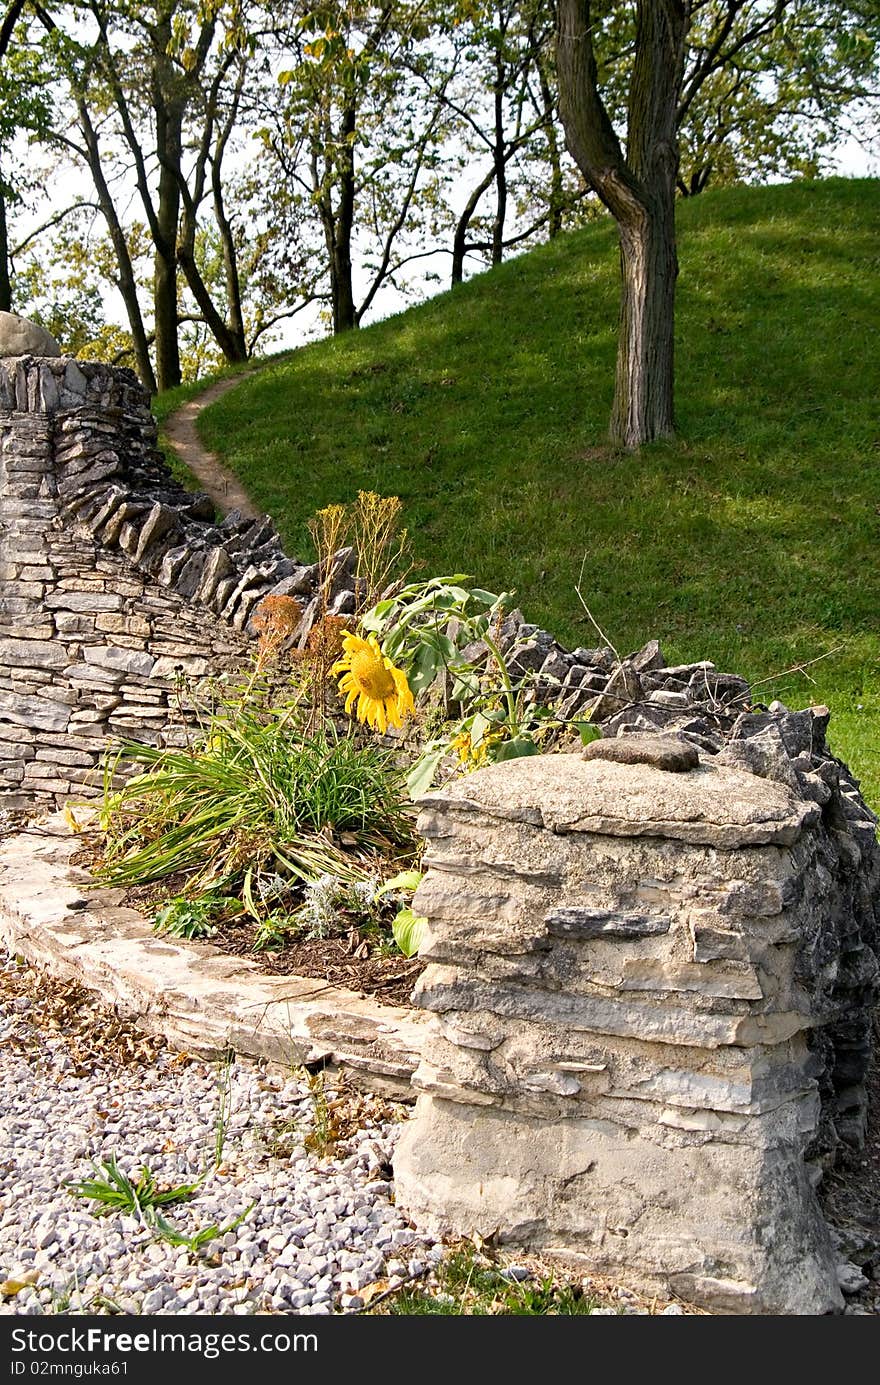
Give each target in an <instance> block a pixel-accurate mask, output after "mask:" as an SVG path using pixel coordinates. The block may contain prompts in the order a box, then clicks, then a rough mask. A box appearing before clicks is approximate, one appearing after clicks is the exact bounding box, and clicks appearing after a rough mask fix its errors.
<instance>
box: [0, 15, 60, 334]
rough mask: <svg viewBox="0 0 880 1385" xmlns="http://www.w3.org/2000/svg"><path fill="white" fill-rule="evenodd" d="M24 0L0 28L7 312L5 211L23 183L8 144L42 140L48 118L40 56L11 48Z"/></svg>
mask: <svg viewBox="0 0 880 1385" xmlns="http://www.w3.org/2000/svg"><path fill="white" fill-rule="evenodd" d="M24 4H25V0H12V3H11V4H10V5H9V6H8V8H7V10H6V12H5V14H4V16H3V20H2V23H0V309H2V310H3V311H4V312H10V311H11V310H12V301H13V298H12V283H11V275H10V242H9V220H8V217H9V210H10V208H11V207H14V206H16V205H18V204H20V203H21V201H22V199H23V197H24V196H25V194H26V192H27V189H28V185H29V179H28V176H27V170H26V168H25V167H23V166H22V162H21V160H20V159H15V158H14V156H13V155H12V153H11V145H12V142H13V140H14V139H15V137H16V136H17V135H20V133H21V131H22V130H24V129H28V130H30V131H31V132H33V134H34V135H35V136H42V137H45V135H46V133H47V131H48V128H49V122H50V119H51V111H52V107H51V101H50V98H49V94H48V92H47V90H46V81H45V53H44V52H43V51H42V49H41V47H40V46H39V45H27V44H16V45H15V46H13V35H14V34H15V32H16V29H17V27H18V25H19V20H20V18H21V13H22V10H23V8H24Z"/></svg>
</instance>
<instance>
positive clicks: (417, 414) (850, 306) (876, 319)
mask: <svg viewBox="0 0 880 1385" xmlns="http://www.w3.org/2000/svg"><path fill="white" fill-rule="evenodd" d="M679 228H680V259H681V278H680V281H679V285H680V291H679V309H678V322H677V346H676V350H677V399H678V423H679V438H678V440H677V441H675V442H674V443H669V444H658V445H654V446H652V447H650V448H647V449H644V450H643V451H642V452H641V453H640V454H639V455H636V456H629V455H620V454H614V453H612V452H611V451H610V450H609V449H608V448H607V446H606V445H605V441H604V439H605V430H606V426H607V419H608V413H609V408H610V403H611V392H612V385H613V369H614V353H615V328H616V318H617V257H616V249H615V235H614V231H613V227H612V226H611V225H610V224H601V225H597V226H594V227H591V228H588V229H587V230H584V231H582V232H579V233H577V234H573V235H569V236H565V237H564V238H561V239H559V240H558V241H556V242H555V243H554V244H552V245H547V246H545V247H542V248H541V249H539V250H536V251H534V252H532V253H530V254H528V255H523V256H521V257H520V258H519V259H516V260H513V261H511V262H510V263H508V264H506V265H503V266H501V267H500V268H499V269H497V270H494V271H492V272H491V273H487V274H483V275H481V276H480V277H478V278H476V279H474V280H472V281H471V282H470V283H468V284H466V285H464V286H462V287H461V288H459V289H457V290H455V291H454V292H452V293H444V294H442V295H439V296H438V297H436V298H434V299H433V300H431V301H430V302H429V303H426V304H423V305H421V306H419V307H416V308H413V309H411V310H409V311H408V312H405V313H403V314H401V315H400V316H397V317H394V318H391V319H388V320H387V321H385V322H382V323H380V324H378V325H377V326H375V327H371V328H369V329H368V330H365V331H362V332H359V333H353V334H350V335H348V336H347V337H344V338H339V339H336V340H329V341H324V342H320V343H317V344H315V345H312V346H309V347H307V348H305V349H303V350H300V351H297V352H294V353H293V354H291V355H288V356H286V357H284V358H279V360H278V362H277V363H272V364H270V365H269V366H268V367H266V368H264V369H263V370H261V371H260V372H259V374H257V375H255V376H254V377H253V378H250V379H247V380H245V382H244V383H243V384H242V385H241V386H240V387H239V388H238V389H236V390H235V391H233V392H231V393H230V394H228V395H227V396H226V397H225V398H224V399H223V400H222V401H220V402H219V403H218V404H216V405H215V406H213V407H212V408H211V409H209V410H207V411H206V412H205V414H204V415H203V416H202V420H201V432H202V436H203V437H204V440H205V441H206V443H207V444H208V445H209V446H211V447H212V448H214V449H215V450H217V451H218V452H219V453H220V454H222V456H223V457H224V459H225V460H226V461H227V463H228V464H229V465H230V466H232V467H233V468H234V470H235V471H236V472H237V473H238V475H239V476H240V478H241V479H242V481H243V482H244V483H245V485H246V487H247V488H248V489H249V490H250V492H251V494H252V495H253V497H254V500H255V501H256V502H257V503H258V504H260V505H261V506H262V507H264V508H265V509H266V510H267V511H268V512H269V513H270V514H271V515H272V516H273V517H274V519H275V520H276V522H277V524H278V526H279V528H280V530H281V532H282V534H283V536H284V538H285V541H286V543H287V544H288V546H289V548H290V550H291V551H293V552H296V553H298V554H305V553H306V552H307V551H308V549H309V544H308V535H307V530H306V521H307V520H308V518H309V516H310V515H311V514H312V513H313V512H314V511H315V510H316V509H317V508H319V507H320V506H322V505H326V504H329V503H330V502H332V501H349V500H352V499H353V498H354V497H355V495H356V493H357V491H358V490H359V489H372V490H377V491H380V492H382V493H383V494H386V495H390V494H394V495H399V496H400V497H401V499H402V500H403V502H404V505H405V516H406V519H407V522H408V524H409V526H410V529H411V532H412V536H413V539H414V544H415V551H416V555H417V557H419V558H421V559H423V560H424V561H425V563H426V565H427V568H426V572H427V573H435V574H439V573H442V572H453V571H462V572H470V573H472V574H473V575H475V576H476V577H477V578H478V579H479V581H480V582H481V584H482V585H484V586H487V587H489V588H492V589H494V590H501V589H504V588H508V589H509V588H514V589H515V590H516V599H517V603H518V604H519V605H520V606H521V607H522V609H523V610H524V611H525V612H526V615H527V617H528V618H529V619H531V620H534V621H538V622H540V623H542V624H544V625H546V626H547V627H548V628H549V629H551V630H552V631H554V633H556V634H557V635H558V636H559V638H560V639H561V640H563V641H564V642H568V643H569V644H590V643H595V633H594V631H593V630H592V629H591V628H590V626H589V624H588V623H587V621H586V617H585V616H584V614H583V611H582V610H581V608H580V606H579V603H578V601H577V599H576V597H575V593H574V586H575V583H576V582H577V580H578V575H579V573H580V571H581V566H582V563H583V564H584V581H583V591H584V595H585V597H586V599H587V601H588V603H589V605H590V607H591V609H592V611H593V614H594V615H595V617H596V619H597V621H598V622H599V624H600V625H601V626H602V628H603V630H604V631H605V632H606V633H607V635H608V636H609V637H610V638H611V639H612V641H613V642H614V643H615V645H616V646H617V648H618V649H620V650H621V652H623V651H624V649H626V650H629V649H634V648H636V647H638V646H639V645H640V644H642V643H643V642H644V641H645V640H647V639H649V638H650V637H652V636H657V637H658V638H659V639H660V641H661V644H662V647H663V650H664V653H665V654H666V657H667V659H668V660H670V661H679V660H685V659H697V658H711V659H714V660H715V662H716V663H717V664H718V665H719V666H721V667H724V668H726V669H728V670H730V671H735V672H740V673H743V674H745V675H746V676H748V677H750V678H752V679H753V680H767V681H766V682H763V683H762V687H761V692H762V695H763V696H764V697H765V698H766V700H768V701H769V700H770V698H771V697H773V696H779V697H781V698H782V699H783V700H784V701H786V702H788V703H789V705H792V706H805V705H807V704H808V703H810V702H811V701H812V702H822V701H825V702H827V703H828V704H829V705H830V706H831V708H832V711H833V713H834V715H833V719H832V726H831V733H832V744H833V745H834V748H835V750H836V751H837V753H838V754H840V755H842V756H843V757H844V758H846V759H848V760H849V761H850V763H851V764H852V765H853V767H854V769H855V771H856V773H858V774H859V775H860V776H861V777H862V779H863V789H864V790H865V792H866V795H867V796H868V798H869V800H871V801H873V803H874V806H875V807H876V806H880V604H878V596H880V418H878V398H880V326H878V325H880V273H878V270H880V257H878V245H880V237H878V232H880V182H878V181H876V180H868V179H865V180H858V181H855V180H853V181H850V180H842V179H837V180H831V181H828V182H822V183H800V184H796V185H792V186H789V187H773V188H763V189H752V188H743V189H733V190H729V191H721V192H715V193H712V192H709V193H706V194H704V195H703V196H701V197H699V198H697V199H695V200H694V201H692V202H688V203H684V204H681V205H680V208H679ZM821 655H828V657H827V658H823V659H822V660H821V662H819V663H816V664H814V665H812V666H811V667H810V668H809V669H808V670H807V674H808V675H809V676H807V674H804V673H797V674H788V675H786V676H780V675H782V674H783V673H784V671H785V670H787V669H789V668H790V667H791V666H792V665H794V664H798V663H801V662H803V661H806V660H812V659H816V658H817V657H818V656H821Z"/></svg>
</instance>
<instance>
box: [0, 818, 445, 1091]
mask: <svg viewBox="0 0 880 1385" xmlns="http://www.w3.org/2000/svg"><path fill="white" fill-rule="evenodd" d="M79 848H80V842H79V840H78V838H77V837H76V836H75V835H73V834H72V833H71V832H70V829H69V827H68V825H67V823H66V822H65V819H64V817H63V815H62V814H61V813H56V814H53V815H52V816H51V817H49V818H47V819H46V820H45V821H43V822H41V823H39V824H31V825H29V826H27V827H26V828H24V829H23V830H22V831H20V832H18V833H15V834H13V835H11V836H8V837H6V838H5V839H4V840H3V841H2V842H0V938H2V940H3V942H4V943H5V944H6V946H7V947H8V948H9V949H10V951H11V952H13V953H15V954H16V955H18V956H21V957H23V958H24V959H25V960H26V961H28V962H30V963H33V964H34V965H36V966H40V967H44V968H46V969H47V970H48V971H50V972H51V973H53V974H54V975H56V976H60V977H63V978H75V979H76V980H78V981H80V982H81V983H82V984H83V985H85V986H87V987H89V988H90V989H91V990H94V991H96V992H98V994H99V995H100V996H101V997H102V998H103V999H104V1001H105V1002H106V1003H108V1004H110V1005H112V1006H114V1007H115V1008H116V1009H117V1010H118V1011H119V1013H120V1014H122V1015H124V1016H126V1017H128V1018H133V1019H137V1020H138V1021H139V1023H140V1024H142V1025H143V1027H144V1028H145V1029H147V1030H149V1031H151V1032H154V1033H159V1034H162V1035H163V1036H164V1037H165V1038H167V1039H168V1040H169V1041H170V1042H172V1043H173V1044H175V1045H176V1046H179V1047H180V1048H182V1049H184V1050H185V1051H186V1052H188V1053H192V1054H195V1055H198V1056H216V1055H217V1054H219V1053H223V1052H225V1051H226V1050H228V1049H230V1048H231V1049H233V1050H234V1051H235V1052H236V1053H239V1054H242V1055H243V1056H246V1057H251V1058H263V1059H268V1060H269V1061H271V1062H276V1063H280V1064H283V1065H286V1066H297V1065H306V1066H308V1067H319V1066H320V1067H330V1068H343V1069H344V1070H345V1071H346V1072H347V1073H348V1074H349V1076H350V1077H351V1078H352V1080H353V1081H356V1082H359V1083H360V1084H361V1085H363V1086H365V1087H368V1088H369V1089H370V1090H372V1091H376V1092H380V1093H383V1094H387V1095H389V1096H394V1097H397V1098H398V1099H401V1098H403V1099H407V1098H408V1097H409V1096H410V1095H411V1093H410V1078H411V1076H412V1073H413V1071H414V1070H415V1067H416V1065H417V1063H418V1061H419V1056H420V1053H421V1048H422V1042H423V1037H424V1034H425V1030H426V1026H427V1024H428V1022H429V1019H428V1016H427V1015H424V1014H422V1013H421V1012H420V1011H418V1010H415V1009H410V1008H409V1007H401V1006H391V1005H379V1004H378V1003H377V1002H376V1001H374V1000H371V999H370V998H369V997H367V996H360V995H357V994H356V993H355V992H354V991H349V990H345V989H344V988H342V987H339V986H334V985H331V984H330V983H328V982H324V981H319V980H315V979H314V978H311V977H303V976H291V975H286V976H271V975H267V974H266V973H265V972H264V971H262V970H261V969H260V968H259V967H258V966H257V964H256V963H254V962H252V961H250V960H249V959H248V958H244V957H231V956H229V955H227V954H224V953H222V952H221V951H220V950H219V949H218V948H216V947H214V946H213V945H212V944H211V943H209V942H200V941H193V942H187V941H182V940H179V939H168V938H160V937H157V936H156V934H155V933H154V932H153V931H152V928H151V927H150V924H149V923H148V922H147V920H146V919H145V918H144V917H143V915H141V914H139V913H138V912H137V910H135V909H133V908H131V907H129V906H126V905H124V904H122V903H121V900H122V898H123V895H124V893H125V892H124V891H123V890H121V889H106V888H94V887H93V886H92V885H91V883H90V877H89V874H88V872H87V871H86V870H85V869H84V868H83V867H82V866H79V865H75V864H73V860H72V858H74V857H75V856H76V855H77V853H78V850H79Z"/></svg>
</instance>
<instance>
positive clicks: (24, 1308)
mask: <svg viewBox="0 0 880 1385" xmlns="http://www.w3.org/2000/svg"><path fill="white" fill-rule="evenodd" d="M13 965H14V964H13ZM8 969H9V964H7V970H8ZM38 1003H39V1002H38V1000H31V999H30V998H29V997H28V996H27V995H26V994H25V995H18V996H14V997H12V998H10V997H9V996H8V995H7V996H4V997H3V1003H2V1005H0V1112H2V1115H0V1207H2V1212H0V1275H2V1277H3V1278H4V1280H5V1283H3V1284H2V1285H0V1294H2V1295H3V1298H2V1301H0V1313H28V1314H38V1313H51V1312H58V1311H62V1312H64V1311H70V1312H82V1311H85V1312H92V1313H95V1312H97V1313H102V1312H114V1311H119V1310H122V1311H123V1312H127V1313H149V1314H154V1313H169V1314H170V1313H210V1314H220V1313H248V1314H249V1313H254V1312H259V1313H266V1312H279V1313H290V1312H296V1313H300V1314H315V1313H330V1312H334V1311H339V1310H340V1309H342V1310H346V1309H357V1308H359V1307H360V1306H361V1303H362V1299H361V1298H360V1297H359V1296H358V1292H357V1291H358V1290H359V1289H363V1288H364V1287H365V1286H366V1285H368V1284H375V1283H376V1282H377V1281H382V1280H390V1281H391V1283H394V1282H395V1281H399V1280H401V1279H403V1278H405V1277H407V1276H408V1275H420V1274H421V1273H423V1271H424V1269H425V1268H426V1267H427V1265H428V1264H430V1263H432V1262H433V1261H434V1260H436V1259H439V1258H440V1255H441V1250H440V1247H439V1246H437V1245H435V1244H434V1242H433V1241H432V1240H431V1239H430V1238H426V1237H423V1236H419V1235H417V1234H416V1232H415V1231H413V1230H412V1229H411V1228H410V1227H409V1225H408V1224H407V1222H406V1221H405V1220H404V1218H403V1217H402V1216H401V1215H400V1213H399V1212H398V1211H397V1210H396V1209H395V1207H394V1206H393V1203H392V1201H391V1193H390V1183H389V1174H390V1168H389V1161H390V1159H391V1157H392V1154H393V1149H394V1143H395V1137H396V1135H397V1133H398V1131H399V1128H400V1124H399V1119H398V1120H395V1119H394V1117H395V1116H398V1117H399V1116H401V1115H402V1114H403V1111H404V1109H405V1108H402V1107H401V1108H396V1109H395V1104H394V1103H389V1102H384V1101H382V1100H381V1099H377V1098H369V1097H365V1096H361V1095H359V1094H353V1093H349V1094H347V1095H346V1096H344V1097H343V1098H342V1099H341V1100H340V1104H339V1106H338V1107H335V1108H334V1107H333V1104H332V1103H333V1101H334V1099H335V1095H336V1094H335V1092H334V1091H333V1089H331V1088H330V1087H329V1084H328V1088H327V1090H326V1093H325V1096H326V1098H327V1099H328V1101H329V1102H330V1103H331V1108H330V1110H329V1112H328V1113H327V1115H328V1117H329V1118H330V1119H332V1120H335V1121H337V1122H339V1123H340V1124H342V1125H343V1126H344V1125H345V1123H346V1122H348V1124H349V1126H351V1125H356V1126H357V1127H358V1128H357V1129H355V1130H353V1131H352V1132H351V1133H350V1134H347V1135H346V1134H345V1133H344V1132H343V1137H342V1138H340V1140H339V1141H338V1143H337V1145H336V1147H335V1149H334V1152H333V1155H332V1157H324V1158H321V1157H319V1153H318V1151H317V1150H315V1151H314V1152H311V1153H310V1152H309V1151H308V1150H307V1149H306V1147H305V1141H306V1139H307V1137H309V1136H310V1135H312V1136H314V1135H315V1134H316V1133H317V1129H318V1127H317V1126H316V1115H317V1116H319V1117H320V1116H321V1114H322V1108H321V1100H320V1094H318V1095H317V1096H316V1093H315V1092H314V1091H312V1090H310V1088H309V1085H308V1084H307V1081H306V1080H305V1079H302V1080H301V1079H300V1078H299V1077H297V1076H287V1077H276V1076H270V1075H269V1074H268V1073H267V1072H265V1071H263V1070H261V1069H260V1068H259V1067H258V1066H256V1065H251V1064H244V1063H241V1062H232V1063H231V1064H217V1065H211V1064H206V1063H202V1062H188V1061H183V1062H181V1061H180V1059H179V1058H178V1057H175V1056H174V1055H173V1054H170V1053H168V1052H160V1053H159V1054H158V1055H157V1056H156V1057H155V1059H154V1061H152V1062H149V1063H142V1062H135V1063H132V1064H130V1065H129V1066H122V1067H120V1066H119V1065H118V1064H116V1063H113V1062H111V1061H106V1060H105V1061H103V1062H98V1063H96V1064H94V1065H89V1067H88V1070H87V1071H86V1070H84V1069H83V1067H82V1066H81V1065H80V1064H78V1063H77V1062H76V1060H75V1058H73V1057H72V1056H71V1053H70V1051H69V1047H68V1044H67V1042H66V1040H65V1039H63V1038H61V1037H51V1035H50V1034H47V1033H46V1032H45V1030H44V1029H41V1030H40V1031H39V1032H38V1031H37V1029H36V1028H35V1026H34V1025H33V1024H32V1023H31V1020H30V1019H29V1011H30V1010H31V1009H32V1007H33V1005H35V1004H38ZM224 1104H225V1107H226V1115H225V1119H224V1122H223V1124H224V1125H225V1139H224V1142H223V1152H222V1160H221V1163H220V1165H219V1167H217V1168H216V1169H215V1170H214V1171H213V1172H211V1173H209V1175H208V1176H207V1178H206V1179H205V1181H204V1183H203V1184H202V1185H201V1186H200V1188H199V1189H198V1190H197V1191H196V1193H195V1194H194V1196H193V1197H191V1198H190V1199H189V1200H187V1201H185V1202H182V1203H179V1204H176V1205H174V1206H170V1207H167V1208H165V1209H163V1211H164V1215H165V1216H166V1218H167V1220H168V1221H169V1222H170V1223H171V1224H172V1225H173V1226H174V1227H175V1229H177V1230H180V1231H182V1232H184V1233H186V1234H187V1235H192V1234H193V1233H194V1232H195V1231H197V1230H198V1229H200V1228H203V1227H205V1226H208V1225H215V1226H218V1227H220V1228H221V1229H222V1228H223V1227H226V1226H228V1225H229V1224H230V1223H232V1222H235V1221H236V1220H237V1219H239V1218H241V1222H240V1225H238V1226H237V1227H234V1228H232V1229H229V1230H227V1231H225V1233H224V1234H223V1235H222V1236H220V1237H219V1238H217V1239H215V1240H213V1241H211V1242H210V1243H208V1244H207V1245H205V1246H204V1247H203V1248H202V1249H201V1250H200V1251H198V1252H196V1253H192V1252H191V1251H189V1250H187V1249H186V1248H181V1247H177V1246H173V1245H170V1244H168V1243H167V1242H164V1241H161V1240H158V1239H157V1238H156V1236H155V1235H154V1234H153V1233H152V1232H151V1231H149V1230H148V1229H147V1228H146V1227H144V1226H143V1225H142V1224H141V1222H139V1221H138V1219H137V1218H136V1217H134V1216H125V1215H122V1214H120V1213H114V1214H112V1215H110V1216H102V1217H96V1216H95V1215H94V1214H93V1212H92V1211H91V1210H90V1208H91V1206H92V1204H91V1203H89V1202H87V1201H85V1200H83V1199H81V1198H77V1197H74V1196H73V1195H72V1194H71V1193H70V1192H69V1191H68V1190H67V1189H65V1188H64V1186H63V1184H64V1182H65V1180H68V1179H74V1180H75V1179H82V1178H85V1177H89V1176H90V1175H91V1173H92V1168H91V1164H90V1161H91V1160H97V1161H100V1160H106V1159H108V1158H110V1157H111V1156H115V1157H116V1159H117V1161H118V1164H119V1166H120V1167H121V1168H122V1169H123V1170H124V1171H125V1172H126V1173H128V1174H129V1175H130V1176H132V1177H136V1176H137V1174H138V1172H139V1170H140V1168H141V1166H142V1165H143V1164H147V1165H148V1166H149V1168H150V1170H151V1171H152V1172H153V1173H154V1174H155V1175H156V1177H157V1180H158V1182H159V1184H160V1185H167V1184H171V1185H176V1184H179V1183H183V1182H190V1181H192V1180H194V1179H196V1178H198V1177H199V1175H200V1174H201V1173H202V1172H203V1171H204V1170H205V1168H206V1167H208V1168H210V1167H211V1165H212V1164H213V1162H214V1157H215V1147H216V1141H217V1135H218V1123H220V1122H221V1115H220V1112H221V1108H222V1107H223V1105H224ZM389 1117H390V1118H389ZM29 1280H32V1281H33V1282H32V1283H28V1282H26V1281H29ZM22 1283H24V1285H25V1286H24V1287H22V1288H20V1289H18V1290H17V1291H16V1290H15V1286H16V1284H22Z"/></svg>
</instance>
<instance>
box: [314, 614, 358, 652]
mask: <svg viewBox="0 0 880 1385" xmlns="http://www.w3.org/2000/svg"><path fill="white" fill-rule="evenodd" d="M347 630H348V621H347V620H346V618H345V616H331V615H325V616H322V617H321V619H320V620H319V621H316V623H315V624H314V625H313V626H312V628H311V630H310V631H309V634H308V638H307V640H306V655H307V657H309V658H311V659H313V660H314V661H315V662H316V663H324V664H332V662H333V660H334V659H338V657H339V655H340V654H341V653H342V637H343V635H344V634H345V633H346V631H347Z"/></svg>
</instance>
